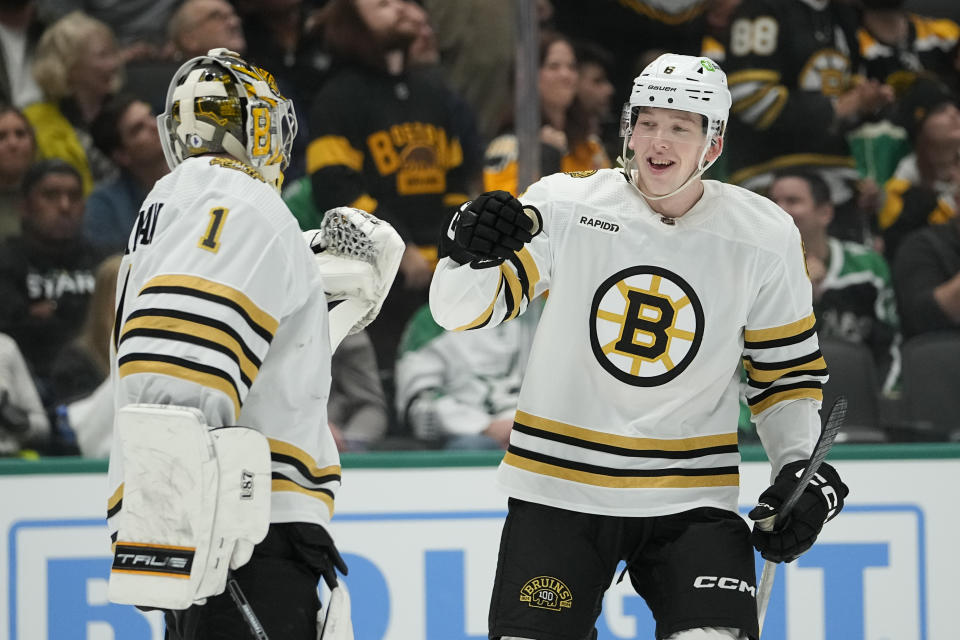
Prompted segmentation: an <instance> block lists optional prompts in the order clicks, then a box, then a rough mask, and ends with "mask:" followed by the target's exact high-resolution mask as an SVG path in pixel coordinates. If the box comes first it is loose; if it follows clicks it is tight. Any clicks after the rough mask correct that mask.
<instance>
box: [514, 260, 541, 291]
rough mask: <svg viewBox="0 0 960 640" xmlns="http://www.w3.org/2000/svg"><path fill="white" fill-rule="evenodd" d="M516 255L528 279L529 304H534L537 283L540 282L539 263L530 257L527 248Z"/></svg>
mask: <svg viewBox="0 0 960 640" xmlns="http://www.w3.org/2000/svg"><path fill="white" fill-rule="evenodd" d="M516 255H517V258H519V260H520V265H521V266H522V268H523V271H524V273H525V274H526V278H527V302H532V301H533V298H534V295H535V292H536V290H537V283H538V282H540V270H539V269H537V263H536V262H535V261H534V259H533V256H532V255H530V249H528V248H527V247H526V246H524V247H523V248H522V249H520V251H517V252H516Z"/></svg>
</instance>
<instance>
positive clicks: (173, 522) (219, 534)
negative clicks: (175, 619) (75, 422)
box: [108, 405, 270, 609]
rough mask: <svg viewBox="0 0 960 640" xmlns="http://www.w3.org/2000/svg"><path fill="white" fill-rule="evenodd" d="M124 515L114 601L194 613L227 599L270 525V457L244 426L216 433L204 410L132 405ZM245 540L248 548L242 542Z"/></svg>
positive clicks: (126, 428) (122, 415)
mask: <svg viewBox="0 0 960 640" xmlns="http://www.w3.org/2000/svg"><path fill="white" fill-rule="evenodd" d="M115 437H117V438H119V440H120V453H121V455H122V456H123V467H124V478H123V479H124V489H123V502H122V509H121V511H120V512H119V513H118V514H117V518H118V521H117V524H118V531H117V543H116V546H115V551H114V560H113V566H112V568H111V572H110V583H109V588H108V596H109V598H110V600H111V601H113V602H116V603H120V604H133V605H138V606H144V607H156V608H162V609H186V608H187V607H190V606H191V605H193V604H196V603H202V602H203V601H204V600H205V599H206V598H207V597H209V596H212V595H215V594H217V593H220V592H222V591H223V589H224V587H225V586H226V575H227V568H228V567H229V566H230V565H231V564H236V566H239V565H240V564H242V563H243V562H246V560H248V559H249V557H250V553H251V552H252V549H253V545H254V544H256V543H257V542H259V541H260V540H262V539H263V537H264V536H265V535H266V531H267V527H268V526H269V519H270V513H269V509H270V502H269V501H270V449H269V445H268V444H267V441H266V439H265V438H264V437H263V436H262V435H261V434H260V433H258V432H256V431H254V430H252V429H246V428H243V427H229V428H223V429H216V430H213V431H211V430H209V428H208V427H207V425H206V423H205V421H204V418H203V415H202V414H201V413H200V412H199V411H197V410H196V409H192V408H187V407H171V406H161V405H133V406H130V407H124V408H123V409H121V410H120V411H119V412H118V415H117V429H116V434H115ZM238 541H241V543H240V544H238Z"/></svg>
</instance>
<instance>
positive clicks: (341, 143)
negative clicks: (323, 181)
mask: <svg viewBox="0 0 960 640" xmlns="http://www.w3.org/2000/svg"><path fill="white" fill-rule="evenodd" d="M334 166H345V167H347V168H349V169H353V170H354V171H360V170H361V169H362V168H363V153H362V152H361V151H357V150H356V149H354V148H353V145H351V144H350V141H349V140H347V139H346V138H345V137H343V136H321V137H319V138H317V139H316V140H313V141H312V142H311V143H310V144H309V145H307V173H308V174H310V173H314V172H315V171H319V170H320V169H323V168H326V167H334Z"/></svg>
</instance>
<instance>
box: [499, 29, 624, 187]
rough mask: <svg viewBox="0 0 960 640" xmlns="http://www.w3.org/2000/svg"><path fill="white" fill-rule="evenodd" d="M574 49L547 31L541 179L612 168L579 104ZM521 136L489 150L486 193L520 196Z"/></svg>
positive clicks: (540, 82)
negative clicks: (518, 142)
mask: <svg viewBox="0 0 960 640" xmlns="http://www.w3.org/2000/svg"><path fill="white" fill-rule="evenodd" d="M579 78H580V76H579V72H578V69H577V58H576V54H575V53H574V49H573V44H572V43H571V41H570V40H569V39H568V38H567V37H566V36H564V35H562V34H560V33H557V32H554V31H544V32H543V33H542V34H541V37H540V72H539V76H538V79H537V88H538V90H539V93H540V125H541V126H540V171H539V175H540V176H548V175H550V174H552V173H557V172H559V171H564V172H571V171H590V170H596V169H608V168H610V159H609V158H608V157H607V154H606V152H605V151H604V149H603V145H602V144H601V143H600V140H599V139H598V138H597V136H596V135H592V134H591V132H590V115H589V113H588V111H587V110H586V109H585V108H584V105H583V104H582V103H581V102H580V101H579V100H577V88H578V82H579ZM518 155H519V149H518V144H517V136H516V135H515V134H514V133H513V132H512V131H506V132H504V133H502V134H501V135H499V136H497V137H496V138H494V139H493V141H492V142H490V144H489V145H488V146H487V152H486V157H485V158H484V168H483V188H484V189H485V190H486V191H495V190H498V189H499V190H502V191H507V192H509V193H513V194H516V193H518V192H519V191H518V189H522V188H524V187H526V185H518V184H517V157H518Z"/></svg>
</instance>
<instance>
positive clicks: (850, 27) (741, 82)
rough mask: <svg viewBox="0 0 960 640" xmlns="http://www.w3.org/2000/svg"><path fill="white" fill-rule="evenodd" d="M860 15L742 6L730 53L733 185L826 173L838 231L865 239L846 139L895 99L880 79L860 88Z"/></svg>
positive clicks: (792, 0)
mask: <svg viewBox="0 0 960 640" xmlns="http://www.w3.org/2000/svg"><path fill="white" fill-rule="evenodd" d="M855 28H856V15H855V14H854V13H853V12H852V9H851V8H850V7H849V6H847V5H845V4H844V3H840V2H820V3H812V2H804V1H803V0H744V2H743V4H741V5H740V7H739V8H738V9H737V11H736V13H735V14H734V18H733V23H732V25H731V31H730V45H729V48H728V50H727V62H726V69H727V72H728V73H729V74H730V75H729V78H730V93H731V94H732V95H733V109H732V115H733V117H732V118H731V122H730V158H729V170H730V181H731V182H733V183H734V184H738V185H740V186H743V187H746V188H748V189H751V190H754V191H764V190H766V188H767V187H769V186H770V182H771V181H772V179H773V175H774V172H775V171H776V170H777V169H784V168H791V167H807V168H810V169H814V170H817V171H818V172H820V173H821V174H822V175H823V177H824V179H825V180H827V184H829V186H830V191H831V197H832V199H833V201H834V203H835V204H837V205H838V210H837V220H836V222H835V224H834V231H835V232H836V233H838V234H840V233H842V234H843V235H845V236H849V237H850V238H851V239H857V240H863V239H864V236H865V235H866V232H867V229H866V226H867V225H866V224H865V221H864V220H863V219H862V217H861V216H860V215H858V214H857V213H856V211H855V209H854V207H853V204H852V203H853V201H854V195H855V188H856V183H857V181H858V180H859V178H860V176H859V174H858V173H857V171H856V169H855V168H854V161H853V158H852V157H851V155H850V151H849V149H848V147H847V143H846V141H845V139H844V133H845V131H846V130H848V129H849V128H850V127H851V126H853V125H854V124H856V123H857V122H858V121H859V120H860V119H861V118H862V117H864V116H868V115H871V114H873V113H875V112H876V111H877V110H878V109H879V108H881V107H883V106H885V105H887V104H889V102H890V101H891V100H892V99H893V92H892V90H891V89H890V88H889V87H887V86H885V85H882V84H880V83H879V82H877V81H875V80H871V81H865V82H859V83H858V82H856V79H855V76H854V71H855V69H856V60H855V59H854V60H852V59H851V57H852V56H853V57H856V56H857V48H856V40H855Z"/></svg>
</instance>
